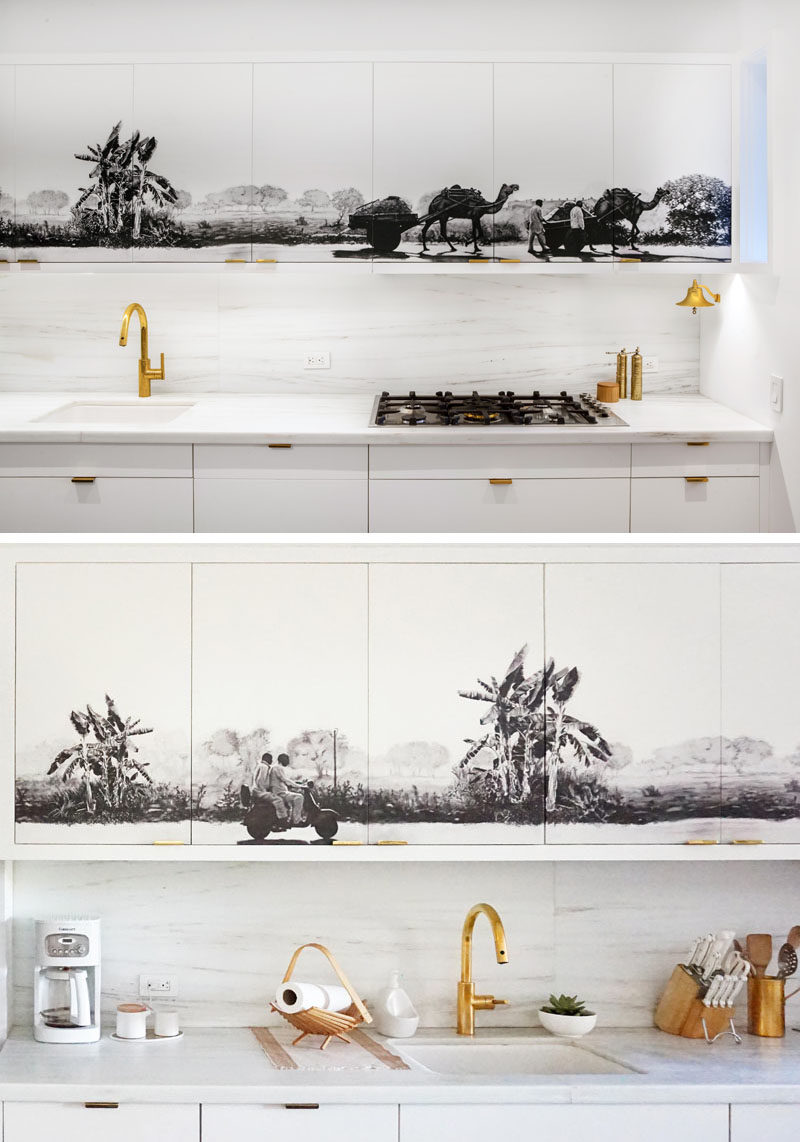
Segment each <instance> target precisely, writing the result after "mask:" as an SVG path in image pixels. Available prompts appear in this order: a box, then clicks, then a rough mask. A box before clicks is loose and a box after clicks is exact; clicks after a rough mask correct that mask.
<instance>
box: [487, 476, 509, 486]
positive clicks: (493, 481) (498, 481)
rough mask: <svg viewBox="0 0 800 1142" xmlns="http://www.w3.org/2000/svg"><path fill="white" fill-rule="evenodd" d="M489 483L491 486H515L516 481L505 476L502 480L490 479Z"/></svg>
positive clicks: (495, 477)
mask: <svg viewBox="0 0 800 1142" xmlns="http://www.w3.org/2000/svg"><path fill="white" fill-rule="evenodd" d="M489 483H490V484H513V483H514V481H513V480H511V479H509V478H508V476H504V477H503V478H502V479H501V478H500V477H497V476H493V477H491V478H490V479H489Z"/></svg>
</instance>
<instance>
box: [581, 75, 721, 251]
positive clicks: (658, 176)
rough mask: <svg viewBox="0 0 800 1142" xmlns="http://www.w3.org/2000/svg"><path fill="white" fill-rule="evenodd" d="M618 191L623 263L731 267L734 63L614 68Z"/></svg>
mask: <svg viewBox="0 0 800 1142" xmlns="http://www.w3.org/2000/svg"><path fill="white" fill-rule="evenodd" d="M698 108H702V114H698ZM614 188H615V191H614V198H613V201H612V200H609V201H607V202H605V203H604V204H601V205H600V207H599V209H601V210H605V209H606V208H607V209H608V211H609V214H610V216H613V218H614V219H615V221H616V222H617V225H618V232H619V233H620V235H622V236H621V237H620V238H618V239H617V246H616V250H617V253H618V255H619V256H620V257H631V256H635V257H641V258H642V260H644V261H656V262H663V261H671V260H673V259H674V260H677V261H691V260H692V259H693V258H698V259H701V260H702V261H703V262H729V261H730V259H731V68H730V66H729V65H727V64H666V63H665V64H652V63H646V64H645V63H642V64H638V63H637V64H633V63H631V64H629V63H624V64H615V65H614ZM634 223H636V224H637V225H638V228H639V231H640V237H639V240H638V241H636V240H635V235H634V233H633V230H632V226H633V224H634Z"/></svg>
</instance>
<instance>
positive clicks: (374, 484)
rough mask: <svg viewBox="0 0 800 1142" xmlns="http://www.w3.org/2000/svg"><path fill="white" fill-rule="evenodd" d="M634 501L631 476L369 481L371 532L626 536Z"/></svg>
mask: <svg viewBox="0 0 800 1142" xmlns="http://www.w3.org/2000/svg"><path fill="white" fill-rule="evenodd" d="M629 497H630V482H629V480H628V478H627V477H610V478H601V479H595V480H590V479H583V478H581V479H575V480H567V479H521V480H518V479H513V478H508V477H506V478H496V477H495V478H488V477H487V478H486V479H471V480H461V479H456V480H441V479H425V480H384V479H380V480H370V489H369V530H370V531H377V532H381V531H386V532H399V531H419V532H452V531H460V532H470V531H482V532H528V531H553V532H568V531H569V532H575V531H603V532H612V531H614V532H616V531H628V526H629Z"/></svg>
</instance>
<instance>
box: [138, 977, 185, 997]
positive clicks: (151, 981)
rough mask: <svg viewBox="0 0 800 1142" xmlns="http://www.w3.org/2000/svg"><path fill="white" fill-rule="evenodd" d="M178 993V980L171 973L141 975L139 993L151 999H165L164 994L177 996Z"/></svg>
mask: <svg viewBox="0 0 800 1142" xmlns="http://www.w3.org/2000/svg"><path fill="white" fill-rule="evenodd" d="M177 994H178V982H177V980H176V979H175V977H174V976H171V975H140V976H139V995H140V996H142V997H144V998H149V999H157V998H159V999H163V998H164V996H167V995H168V996H170V997H171V998H173V999H174V998H175V996H176V995H177Z"/></svg>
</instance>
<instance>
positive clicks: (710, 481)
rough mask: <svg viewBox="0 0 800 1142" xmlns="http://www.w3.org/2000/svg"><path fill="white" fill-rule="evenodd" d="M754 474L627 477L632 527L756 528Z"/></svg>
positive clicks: (756, 481)
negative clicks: (629, 490)
mask: <svg viewBox="0 0 800 1142" xmlns="http://www.w3.org/2000/svg"><path fill="white" fill-rule="evenodd" d="M758 489H759V479H758V476H657V477H647V476H645V477H638V476H634V477H633V479H632V480H631V528H630V529H631V531H633V532H646V531H654V532H663V531H686V532H712V531H716V532H719V531H758V529H759V510H758V498H759V496H758Z"/></svg>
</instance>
